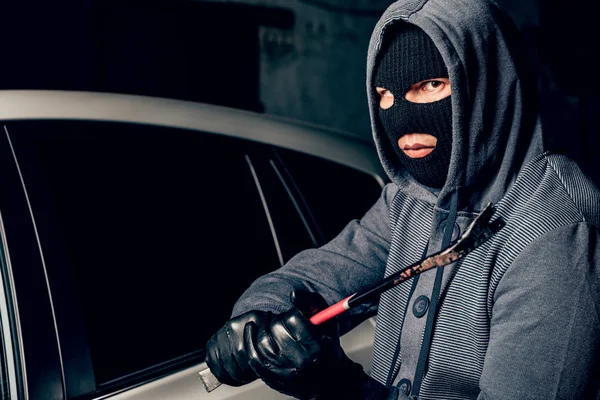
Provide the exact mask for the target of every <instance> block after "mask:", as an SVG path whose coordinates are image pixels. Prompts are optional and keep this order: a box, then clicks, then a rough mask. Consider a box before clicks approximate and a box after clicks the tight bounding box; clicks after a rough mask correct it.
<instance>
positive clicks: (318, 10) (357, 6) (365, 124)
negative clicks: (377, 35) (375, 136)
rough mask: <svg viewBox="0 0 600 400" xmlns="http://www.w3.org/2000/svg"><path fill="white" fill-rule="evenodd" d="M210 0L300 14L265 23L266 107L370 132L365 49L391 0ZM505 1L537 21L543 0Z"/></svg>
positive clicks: (521, 17)
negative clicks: (287, 22)
mask: <svg viewBox="0 0 600 400" xmlns="http://www.w3.org/2000/svg"><path fill="white" fill-rule="evenodd" d="M197 1H200V0H197ZM211 1H215V2H220V3H243V4H249V5H255V6H263V7H279V8H285V9H289V10H290V11H292V12H293V13H294V15H295V21H294V26H293V28H291V29H278V28H273V27H267V26H262V27H260V28H259V32H258V34H259V43H260V49H261V50H260V82H259V90H260V100H261V102H262V105H263V107H264V111H265V112H267V113H271V114H275V115H280V116H285V117H290V118H294V119H300V120H303V121H308V122H313V123H317V124H323V125H328V126H331V127H333V128H337V129H341V130H345V131H349V132H353V133H356V134H359V135H362V136H364V137H367V138H371V129H370V122H369V116H368V111H367V102H366V88H365V72H366V71H365V65H366V53H367V47H368V43H369V39H370V35H371V32H372V29H373V27H374V26H375V23H376V22H377V20H378V19H379V17H380V15H381V13H382V12H383V11H384V10H385V8H386V7H387V6H388V5H389V4H391V1H390V0H211ZM502 4H503V6H505V8H506V9H507V11H509V12H510V13H512V14H514V17H515V21H516V22H517V24H518V25H523V24H525V23H534V24H535V23H537V20H538V14H537V12H538V9H537V2H535V1H534V2H526V3H523V2H521V1H518V0H504V1H503V2H502Z"/></svg>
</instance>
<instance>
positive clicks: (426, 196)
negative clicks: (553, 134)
mask: <svg viewBox="0 0 600 400" xmlns="http://www.w3.org/2000/svg"><path fill="white" fill-rule="evenodd" d="M394 21H399V23H411V24H414V25H417V26H419V27H420V28H421V29H423V30H424V31H425V32H426V33H427V34H428V35H429V36H430V37H431V38H432V40H433V41H434V43H435V44H436V46H437V47H438V50H439V51H440V53H441V55H442V57H443V59H444V61H445V63H446V66H447V67H448V72H449V76H450V82H451V85H452V96H451V98H452V113H453V121H452V129H453V132H452V135H453V136H452V140H453V142H452V154H451V160H450V168H449V171H448V176H447V180H446V184H445V185H444V186H443V188H442V189H441V191H440V192H439V193H437V194H434V193H432V192H431V191H430V190H428V189H427V188H425V187H423V186H421V185H420V184H419V183H418V182H416V181H415V180H414V179H412V177H411V176H410V175H409V174H408V173H407V172H406V171H404V170H403V169H402V167H401V166H400V165H399V164H398V163H397V162H396V156H395V153H394V151H393V149H391V148H390V145H389V141H387V140H386V138H385V135H384V134H383V133H382V132H381V131H380V128H379V122H378V113H377V107H378V105H377V102H376V97H375V96H376V93H375V91H374V85H373V82H372V75H373V67H374V65H375V60H376V56H377V53H378V51H379V48H380V45H381V42H382V37H383V35H385V28H386V26H388V25H389V24H390V23H392V22H394ZM402 21H404V22H402ZM527 61H528V58H527V56H526V54H525V53H524V52H523V49H522V48H521V47H520V42H519V32H518V31H517V29H516V28H515V26H514V25H513V23H512V21H511V20H510V18H509V17H508V16H507V15H506V14H504V13H503V12H502V11H501V10H500V9H499V8H498V7H497V6H496V5H495V4H494V3H492V2H490V1H486V0H402V1H397V2H395V3H393V4H392V5H391V6H390V7H389V8H388V9H387V10H386V12H385V13H384V14H383V16H382V17H381V19H380V21H379V23H378V24H377V25H376V27H375V29H374V31H373V35H372V37H371V42H370V47H369V53H368V57H367V67H368V68H367V71H368V72H367V94H368V100H369V109H370V115H371V121H372V129H373V137H374V141H375V144H376V146H377V150H378V152H379V155H380V159H381V162H382V165H383V167H384V168H385V170H386V172H387V174H388V175H389V177H390V180H391V183H389V184H388V185H386V187H385V188H384V189H383V192H382V194H381V197H380V199H379V200H378V201H377V202H376V203H375V204H374V205H373V207H372V208H371V209H370V210H369V211H368V212H367V213H366V214H365V215H364V216H363V217H362V218H361V219H360V220H354V221H350V222H349V223H348V225H347V226H346V227H345V229H344V230H343V231H342V232H341V233H340V234H339V235H338V236H337V237H336V238H334V239H333V240H332V241H331V242H329V243H328V244H326V245H324V246H323V247H321V248H318V249H309V250H305V251H303V252H301V253H299V254H297V255H296V256H295V257H293V258H292V259H291V260H290V261H289V262H288V263H287V264H286V265H284V266H283V267H282V268H280V269H278V270H277V271H274V272H272V273H270V274H267V275H265V276H263V277H261V278H259V279H258V280H257V281H255V282H254V283H253V284H252V285H251V287H250V288H249V289H248V290H247V291H246V292H245V293H244V294H243V295H242V297H241V298H240V299H239V300H238V302H237V303H236V305H235V307H234V310H233V315H239V314H241V313H242V312H245V311H249V310H252V309H263V310H270V311H276V312H279V311H284V310H286V309H288V308H289V307H290V304H289V293H290V292H291V291H292V290H293V289H295V288H308V289H310V290H313V291H318V292H320V293H321V294H322V295H323V297H324V298H325V299H326V300H327V302H328V303H330V304H333V303H335V302H337V301H339V300H341V299H343V298H345V297H347V296H349V295H351V294H353V293H355V292H357V291H359V290H362V289H365V288H368V287H370V286H372V285H374V284H375V283H377V282H378V281H379V280H381V279H382V278H383V277H385V276H388V275H390V274H392V273H394V272H396V271H398V270H399V269H401V268H402V267H404V266H407V265H409V264H411V263H413V262H415V261H417V260H419V259H420V258H422V257H423V255H425V254H431V253H434V252H436V251H439V250H440V249H441V248H442V247H444V246H445V245H446V244H448V243H449V242H450V241H451V240H454V239H456V238H457V237H458V235H459V234H460V233H462V232H463V231H464V229H465V228H466V227H467V226H468V225H469V224H470V223H471V222H472V221H473V219H474V218H475V217H476V216H477V215H478V213H479V212H480V211H481V209H482V208H483V207H484V205H485V204H487V203H488V202H492V203H494V204H496V205H497V215H498V216H499V217H502V218H503V219H504V220H505V222H506V226H505V227H504V228H503V229H502V230H501V231H500V232H499V233H498V234H497V235H495V236H494V237H493V238H492V239H490V240H489V241H487V242H486V243H484V244H483V245H482V246H481V247H479V248H478V249H476V250H475V251H474V252H472V253H471V254H469V255H468V256H467V257H466V258H464V259H463V260H461V261H458V262H456V263H454V264H452V265H449V266H447V267H445V268H442V269H438V270H432V271H428V272H426V273H423V274H421V275H419V276H418V277H417V278H415V279H413V280H412V281H407V282H404V283H402V284H400V285H398V286H396V287H395V288H393V289H392V290H389V291H387V292H386V293H384V294H383V295H381V297H380V299H379V301H378V302H376V303H375V304H371V305H365V306H363V307H359V308H357V309H353V310H351V312H349V313H347V315H344V316H343V318H342V319H341V328H342V330H343V332H346V331H348V330H350V329H352V328H353V327H354V326H356V325H357V324H358V323H360V322H362V321H363V320H364V319H366V318H368V317H370V316H372V315H374V314H375V313H376V315H377V324H376V334H375V343H374V350H373V362H372V371H371V375H372V376H373V378H375V379H376V380H378V381H379V382H381V383H383V384H385V385H388V386H391V385H396V386H398V387H399V388H400V389H401V390H400V392H401V394H400V397H401V398H405V394H403V392H406V395H409V394H410V395H412V396H418V398H420V399H446V400H447V399H515V398H518V399H540V400H541V399H544V400H548V399H597V398H600V397H599V396H600V395H599V387H600V378H599V376H600V361H599V360H600V350H599V349H600V271H599V270H598V269H599V268H600V240H599V233H598V225H599V223H600V192H599V191H598V189H597V188H596V187H594V185H593V184H592V183H591V181H590V180H589V179H587V177H586V176H584V174H583V173H582V172H581V171H580V169H579V168H578V166H577V165H576V164H575V163H574V162H573V161H572V160H570V159H568V158H567V157H565V156H563V155H558V154H552V153H550V152H549V151H546V150H545V149H544V140H543V136H542V134H543V130H544V127H543V126H542V125H541V122H540V118H539V113H538V109H537V101H536V97H537V93H536V87H535V84H536V79H535V76H533V75H532V74H531V73H532V71H530V70H529V69H528V63H527ZM447 226H448V227H452V229H446V227H447Z"/></svg>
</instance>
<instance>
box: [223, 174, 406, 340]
mask: <svg viewBox="0 0 600 400" xmlns="http://www.w3.org/2000/svg"><path fill="white" fill-rule="evenodd" d="M397 192H398V187H397V186H396V185H395V184H393V183H389V184H387V185H386V186H385V187H384V189H383V191H382V194H381V196H380V198H379V199H378V200H377V202H376V203H375V204H374V205H373V206H372V207H371V209H369V211H367V213H366V214H365V215H364V216H363V217H362V218H361V219H360V220H352V221H350V222H349V223H348V224H347V225H346V227H345V228H344V229H343V230H342V232H340V233H339V234H338V235H337V236H336V237H335V238H334V239H333V240H331V241H330V242H329V243H327V244H325V245H324V246H322V247H319V248H315V249H307V250H304V251H302V252H300V253H298V254H296V255H295V256H294V257H292V258H291V259H290V260H289V261H288V262H287V263H286V264H285V265H284V266H283V267H281V268H279V269H277V270H275V271H273V272H270V273H268V274H266V275H263V276H261V277H259V278H258V279H257V280H256V281H254V282H253V283H252V285H250V287H249V288H248V289H247V290H246V291H245V292H244V293H243V294H242V296H241V297H240V298H239V299H238V301H237V302H236V304H235V305H234V308H233V313H232V315H234V316H235V315H239V314H242V313H244V312H247V311H250V310H256V309H260V310H265V311H273V312H281V311H285V310H287V309H288V308H289V307H290V306H291V303H290V300H289V296H290V293H291V292H292V290H294V289H300V288H304V289H308V290H311V291H317V292H319V293H320V294H321V295H322V296H323V298H324V299H325V300H326V301H327V303H328V304H333V303H335V302H337V301H339V300H341V299H343V298H344V297H347V296H349V295H351V294H353V293H355V292H356V291H358V290H361V289H363V288H366V287H369V286H371V285H374V284H375V283H376V282H378V281H379V280H380V279H382V278H383V275H384V271H385V265H386V261H387V256H388V251H389V248H390V242H391V233H390V225H389V218H390V217H389V214H390V205H391V203H392V201H393V198H394V196H395V195H396V193H397ZM374 309H375V306H371V307H366V308H363V309H360V307H359V309H358V310H356V313H360V314H362V315H365V314H371V315H372V314H374V312H373V311H374ZM353 312H354V310H353ZM356 313H355V314H356ZM348 314H350V313H348ZM368 316H369V315H367V316H366V317H364V318H362V319H366V318H367V317H368ZM358 322H360V321H356V323H358ZM356 323H351V324H352V325H356ZM348 328H349V327H348ZM343 330H344V331H346V329H343Z"/></svg>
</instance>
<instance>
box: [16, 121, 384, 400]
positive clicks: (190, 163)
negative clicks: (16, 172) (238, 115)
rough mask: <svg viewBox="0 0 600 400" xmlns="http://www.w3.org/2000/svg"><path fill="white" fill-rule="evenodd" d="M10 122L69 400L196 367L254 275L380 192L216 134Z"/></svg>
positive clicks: (305, 160)
mask: <svg viewBox="0 0 600 400" xmlns="http://www.w3.org/2000/svg"><path fill="white" fill-rule="evenodd" d="M7 126H8V132H9V134H10V140H11V143H12V145H13V147H14V152H15V156H16V158H17V160H18V163H19V166H20V170H21V173H22V176H23V180H24V183H25V186H26V188H27V192H28V196H29V200H30V203H31V207H32V212H33V215H34V218H35V221H36V227H37V231H38V234H39V238H40V244H41V247H42V251H43V255H44V260H45V264H46V268H47V271H48V278H49V280H50V287H51V292H52V298H53V299H54V308H55V313H56V319H57V329H58V333H59V334H58V336H59V340H60V342H61V348H62V360H63V363H64V369H65V380H66V385H67V392H68V397H69V398H75V397H78V396H81V395H84V396H89V395H90V394H92V393H94V394H95V395H101V394H103V393H108V392H111V391H114V390H115V389H118V388H123V387H126V386H129V385H133V384H138V383H140V382H142V381H145V380H148V379H152V378H153V377H156V376H159V375H160V374H164V373H168V372H169V371H173V370H174V368H179V369H180V368H184V367H186V366H188V365H192V364H195V363H198V362H200V361H202V359H203V357H204V353H203V350H204V345H205V343H206V341H207V340H208V338H209V337H210V335H212V334H213V333H214V331H216V329H218V328H219V327H220V326H221V325H222V323H223V322H224V321H225V320H227V319H228V318H229V316H230V315H229V314H230V312H231V309H232V307H233V304H234V302H235V300H237V298H238V297H239V296H240V295H241V294H242V292H243V290H245V289H246V288H247V287H248V286H249V284H250V283H251V282H252V281H253V280H254V279H256V278H257V277H258V276H260V275H262V274H264V273H267V272H269V271H271V270H274V269H276V268H278V267H279V266H280V265H282V263H284V262H286V261H287V260H289V259H290V258H291V257H293V255H295V254H296V253H297V252H299V251H301V250H303V249H306V248H310V247H317V246H319V245H322V244H324V243H325V242H326V241H327V240H329V239H331V238H333V236H335V234H337V233H338V232H339V231H340V230H341V229H342V228H343V227H344V225H345V224H346V223H347V222H348V221H349V220H350V218H360V216H361V215H362V214H364V212H365V211H366V210H368V208H369V207H370V206H371V205H372V204H373V202H374V201H375V200H376V199H377V198H378V196H379V194H380V192H381V187H380V186H379V185H378V183H377V181H376V180H375V178H374V177H372V176H369V175H368V174H365V173H362V172H358V171H355V170H353V169H351V168H349V167H345V166H342V165H340V164H337V163H333V162H330V161H326V160H323V159H321V158H318V157H313V156H309V155H306V154H300V153H298V152H295V151H292V150H286V149H283V148H278V147H273V146H266V145H263V144H258V143H253V142H250V141H246V140H242V139H237V138H231V137H227V136H224V135H215V134H209V133H202V132H195V131H188V130H182V129H171V128H165V127H157V126H148V125H139V124H126V123H115V122H100V121H97V122H90V121H20V122H11V123H10V124H8V125H7ZM360 185H362V186H360ZM347 196H351V197H347ZM346 198H351V199H352V201H344V199H346ZM340 203H341V204H340Z"/></svg>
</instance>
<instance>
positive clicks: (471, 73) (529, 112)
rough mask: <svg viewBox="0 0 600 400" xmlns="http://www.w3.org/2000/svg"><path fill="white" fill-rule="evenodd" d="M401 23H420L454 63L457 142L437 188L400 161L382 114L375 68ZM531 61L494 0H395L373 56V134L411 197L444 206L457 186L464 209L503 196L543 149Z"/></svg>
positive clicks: (369, 65)
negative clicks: (421, 180)
mask: <svg viewBox="0 0 600 400" xmlns="http://www.w3.org/2000/svg"><path fill="white" fill-rule="evenodd" d="M396 23H400V24H412V25H415V26H417V27H419V28H420V29H422V30H423V31H424V32H425V33H426V34H427V35H428V36H429V37H430V38H431V40H432V41H433V43H434V44H435V46H436V47H437V50H438V51H439V53H440V54H441V56H442V58H443V60H444V62H445V64H446V67H447V70H448V75H449V79H450V85H451V90H452V94H451V96H449V98H450V99H451V109H452V140H451V142H452V146H451V147H452V150H451V154H450V162H449V167H448V174H447V177H446V179H445V183H444V185H443V186H442V188H441V190H440V192H439V194H438V196H436V195H434V194H433V193H432V192H431V191H429V190H428V189H427V188H426V187H424V186H423V185H421V184H419V183H418V181H416V180H415V179H414V178H413V177H412V176H411V174H410V173H409V172H408V171H407V169H406V168H404V167H403V166H402V163H400V162H399V161H398V157H397V155H396V152H395V149H394V148H392V146H391V144H390V140H389V139H388V137H387V136H386V133H385V132H384V130H383V129H382V124H381V121H380V119H379V103H378V95H377V93H376V91H375V82H374V76H375V68H376V66H377V61H378V58H377V57H378V53H379V51H380V50H381V46H382V42H384V40H383V39H384V36H385V35H386V33H388V32H390V31H394V30H392V29H390V27H391V26H392V24H396ZM386 39H387V37H386ZM399 54H402V52H399ZM529 62H530V59H529V58H528V57H527V55H526V53H525V48H524V44H523V42H522V41H521V36H520V32H519V30H518V28H517V27H516V26H515V24H514V22H513V21H512V19H511V18H510V17H509V16H508V14H506V13H505V12H504V11H503V10H501V9H500V8H499V7H498V6H497V5H496V3H494V2H492V1H491V0H417V1H415V0H400V1H396V2H394V3H393V4H391V5H390V6H389V7H388V9H387V10H386V11H385V12H384V14H383V15H382V17H381V18H380V20H379V22H378V23H377V25H376V26H375V29H374V30H373V34H372V36H371V41H370V45H369V52H368V56H367V95H368V103H369V112H370V117H371V125H372V129H373V137H374V140H375V144H376V147H377V150H378V152H379V156H380V159H381V162H382V164H383V167H384V169H385V170H386V172H387V174H388V176H389V177H390V179H391V180H392V181H393V182H395V183H396V184H398V185H399V186H400V187H401V188H403V190H404V191H406V192H409V193H410V195H411V196H412V197H416V198H421V199H423V200H426V201H429V202H433V203H436V204H437V205H438V207H440V208H442V209H449V208H450V202H451V197H452V196H456V195H457V194H458V198H457V201H458V208H459V209H461V210H467V211H473V212H478V211H480V210H481V209H482V208H483V207H484V206H485V204H486V203H488V202H493V203H496V202H497V201H499V200H500V199H501V198H502V196H503V195H504V194H505V193H506V191H507V189H508V188H509V186H510V185H511V184H512V183H513V182H514V180H515V179H516V176H517V174H518V172H519V171H520V170H521V168H522V166H523V165H524V164H525V163H526V162H527V161H528V160H530V159H532V158H534V157H536V156H538V155H540V154H541V153H543V152H544V149H543V140H542V134H541V126H540V122H539V115H538V109H537V80H536V77H535V76H534V75H533V70H532V68H531V67H530V64H529ZM415 83H416V82H415ZM440 101H443V100H440Z"/></svg>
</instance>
